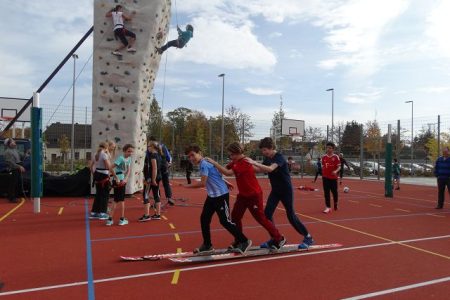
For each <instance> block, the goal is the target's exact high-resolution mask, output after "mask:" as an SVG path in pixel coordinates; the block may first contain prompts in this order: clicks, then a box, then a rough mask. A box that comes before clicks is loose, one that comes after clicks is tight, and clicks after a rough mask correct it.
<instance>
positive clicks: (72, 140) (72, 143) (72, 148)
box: [70, 53, 78, 172]
mask: <svg viewBox="0 0 450 300" xmlns="http://www.w3.org/2000/svg"><path fill="white" fill-rule="evenodd" d="M72 57H73V81H72V130H71V133H70V172H73V163H74V159H75V70H76V61H77V58H78V55H77V54H76V53H74V54H73V55H72Z"/></svg>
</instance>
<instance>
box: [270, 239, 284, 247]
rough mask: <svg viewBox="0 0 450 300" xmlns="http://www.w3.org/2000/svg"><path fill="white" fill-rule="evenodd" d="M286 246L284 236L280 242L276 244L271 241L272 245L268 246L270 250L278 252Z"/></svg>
mask: <svg viewBox="0 0 450 300" xmlns="http://www.w3.org/2000/svg"><path fill="white" fill-rule="evenodd" d="M285 244H286V238H285V237H284V236H282V237H281V240H280V241H279V242H278V243H277V242H275V241H273V243H272V245H270V248H271V249H273V250H280V249H281V247H283V246H284V245H285Z"/></svg>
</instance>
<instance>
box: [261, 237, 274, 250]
mask: <svg viewBox="0 0 450 300" xmlns="http://www.w3.org/2000/svg"><path fill="white" fill-rule="evenodd" d="M272 244H273V240H272V239H270V240H268V241H267V242H264V243H262V244H261V245H259V248H264V249H267V248H270V246H271V245H272Z"/></svg>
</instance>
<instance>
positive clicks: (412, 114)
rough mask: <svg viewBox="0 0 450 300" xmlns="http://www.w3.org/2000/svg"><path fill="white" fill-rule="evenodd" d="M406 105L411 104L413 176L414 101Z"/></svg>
mask: <svg viewBox="0 0 450 300" xmlns="http://www.w3.org/2000/svg"><path fill="white" fill-rule="evenodd" d="M405 103H411V175H412V174H413V173H414V172H413V159H414V147H413V143H414V101H412V100H410V101H405Z"/></svg>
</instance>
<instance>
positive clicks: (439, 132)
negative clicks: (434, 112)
mask: <svg viewBox="0 0 450 300" xmlns="http://www.w3.org/2000/svg"><path fill="white" fill-rule="evenodd" d="M437 127H438V130H437V150H438V152H437V157H439V155H440V154H441V115H438V126H437Z"/></svg>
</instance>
